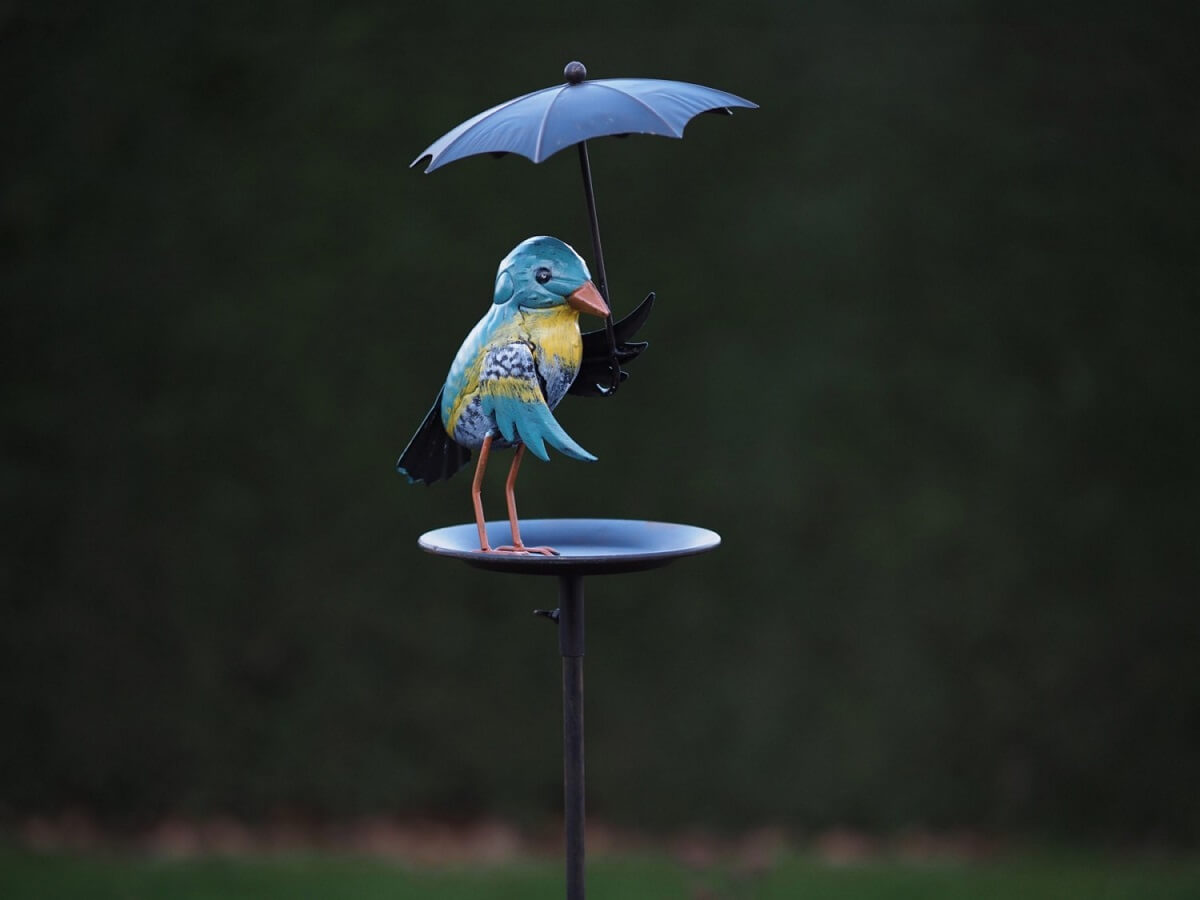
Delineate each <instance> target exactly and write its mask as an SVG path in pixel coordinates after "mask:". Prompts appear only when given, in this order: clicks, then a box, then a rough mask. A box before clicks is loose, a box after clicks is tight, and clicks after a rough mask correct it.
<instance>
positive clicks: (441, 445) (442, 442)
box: [396, 388, 471, 484]
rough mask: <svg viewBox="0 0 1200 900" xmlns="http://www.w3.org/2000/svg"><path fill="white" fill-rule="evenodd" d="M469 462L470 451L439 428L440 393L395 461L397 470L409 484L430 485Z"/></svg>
mask: <svg viewBox="0 0 1200 900" xmlns="http://www.w3.org/2000/svg"><path fill="white" fill-rule="evenodd" d="M443 390H444V388H443ZM470 459H471V451H470V450H468V449H467V448H466V447H464V446H462V445H461V444H457V443H455V442H454V440H453V439H452V438H451V437H450V435H448V434H446V429H445V427H444V426H443V425H442V392H441V391H438V395H437V399H436V400H434V401H433V409H431V410H430V411H429V415H427V416H426V417H425V421H424V422H422V423H421V427H420V428H418V429H417V433H416V434H414V435H413V436H412V440H411V441H409V442H408V446H407V447H405V448H404V452H403V453H401V454H400V458H399V459H398V460H397V461H396V471H397V472H399V473H400V474H401V475H404V476H406V477H407V478H408V482H409V484H433V483H434V482H436V481H441V480H442V479H445V478H449V477H450V476H451V475H453V474H454V473H455V472H457V471H458V470H459V469H461V468H462V467H463V466H465V465H466V464H467V462H468V461H469V460H470Z"/></svg>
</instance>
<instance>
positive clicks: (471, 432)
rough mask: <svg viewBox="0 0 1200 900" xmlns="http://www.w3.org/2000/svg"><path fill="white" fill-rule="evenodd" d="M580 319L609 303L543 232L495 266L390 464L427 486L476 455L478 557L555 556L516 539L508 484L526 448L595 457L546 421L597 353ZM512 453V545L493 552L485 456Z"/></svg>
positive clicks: (638, 347)
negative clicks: (477, 315) (482, 302)
mask: <svg viewBox="0 0 1200 900" xmlns="http://www.w3.org/2000/svg"><path fill="white" fill-rule="evenodd" d="M652 304H653V296H651V297H648V298H647V299H646V300H645V301H644V302H643V304H642V306H640V307H639V308H638V310H636V311H635V313H634V314H633V315H632V316H630V317H629V319H630V320H631V321H628V322H627V321H623V322H622V323H621V326H622V327H621V333H622V335H623V336H625V335H627V336H628V337H632V336H633V332H634V331H636V329H637V328H638V327H639V326H640V324H641V323H642V322H643V321H645V318H646V316H647V315H649V310H650V306H651V305H652ZM581 313H586V314H589V315H594V316H604V315H606V314H607V313H608V305H607V304H606V303H605V302H604V298H603V297H601V296H600V293H599V291H597V289H596V286H595V285H594V284H593V283H592V280H591V275H590V273H589V272H588V268H587V264H586V263H585V262H584V261H583V258H582V257H580V255H579V254H578V253H576V252H575V251H574V250H573V249H572V248H571V247H570V246H569V245H567V244H566V243H564V242H563V241H560V240H559V239H558V238H553V237H548V236H545V235H542V236H538V237H531V238H529V239H527V240H525V241H522V242H521V243H520V244H518V245H517V246H516V247H514V248H513V250H512V252H511V253H509V254H508V255H507V256H506V257H504V259H503V260H501V261H500V266H499V269H498V270H497V272H496V281H495V284H494V286H493V290H492V305H491V307H490V308H489V309H488V311H487V313H486V314H485V315H484V316H483V318H482V319H480V320H479V322H478V323H477V324H476V325H475V327H474V328H473V329H471V332H470V334H468V335H467V338H466V340H465V341H463V344H462V346H461V347H460V348H459V351H458V353H457V354H456V355H455V357H454V362H453V363H452V364H451V366H450V372H449V374H448V375H447V376H446V381H445V383H444V384H443V386H442V389H441V391H440V392H439V393H438V397H437V399H436V400H435V401H434V404H433V407H432V408H431V409H430V411H429V414H428V415H427V416H426V417H425V420H424V421H423V422H422V423H421V426H420V427H419V428H418V429H417V432H416V434H415V435H413V438H412V440H411V441H409V444H408V446H407V447H406V448H405V450H404V452H403V453H402V454H401V455H400V458H399V460H398V461H397V462H396V469H397V471H398V472H400V474H402V475H405V476H407V477H408V480H409V481H410V482H412V483H418V482H419V483H424V484H433V483H434V482H436V481H439V480H441V479H443V478H449V477H450V476H452V475H453V474H454V473H455V472H457V471H458V470H459V469H461V468H462V467H463V466H465V465H466V464H467V462H468V461H469V460H470V457H471V451H472V450H477V451H479V462H478V464H477V465H476V469H475V479H474V481H473V483H472V487H471V501H472V505H473V507H474V512H475V524H476V528H477V531H478V536H479V548H480V550H481V551H483V552H485V553H486V552H492V551H493V550H494V551H496V552H501V553H504V552H509V553H524V554H528V553H538V554H543V555H553V554H554V553H555V551H554V550H553V548H550V547H548V546H533V547H530V546H526V545H525V544H524V543H523V542H522V540H521V532H520V524H519V521H518V517H517V509H516V498H515V493H514V485H515V482H516V478H517V471H518V469H519V467H520V465H521V458H522V456H523V454H524V451H525V449H526V448H528V449H529V450H530V451H531V452H532V453H533V454H534V456H537V457H538V458H540V459H543V460H546V459H549V453H548V450H547V447H553V448H554V449H555V450H557V451H558V452H559V453H562V454H564V455H565V456H569V457H571V458H573V459H578V460H585V461H592V460H595V458H596V457H595V456H593V455H592V454H591V453H589V452H588V451H587V450H585V449H584V448H583V447H581V446H580V445H579V444H578V443H577V442H576V441H575V440H574V439H573V438H572V437H571V436H570V435H569V434H567V433H566V431H564V430H563V428H562V426H561V425H559V424H558V422H557V421H556V420H555V418H554V415H553V410H554V408H555V407H556V406H557V405H558V403H559V401H561V400H562V398H563V397H564V396H566V394H567V393H568V391H570V389H571V387H572V385H573V384H574V383H575V382H576V379H577V377H578V375H579V374H580V372H581V370H584V369H587V368H588V367H591V366H594V365H595V360H596V359H597V357H602V356H603V354H602V353H597V352H596V351H595V344H596V343H597V338H600V339H603V336H604V335H603V333H601V332H593V333H591V334H589V335H584V334H582V333H581V332H580V328H579V316H580V314H581ZM645 346H646V345H645V344H644V343H633V342H629V341H625V340H623V341H622V343H621V347H620V351H621V353H620V359H621V360H622V361H625V362H628V361H629V360H631V359H633V358H635V357H636V356H637V355H638V354H639V353H640V352H641V351H642V349H644V348H645ZM606 364H607V362H605V365H606ZM587 383H588V382H586V381H585V384H587ZM510 447H511V448H515V454H514V456H513V461H512V466H511V468H510V470H509V477H508V481H507V483H506V485H505V499H506V501H507V505H508V515H509V524H510V530H511V538H512V542H511V543H510V544H501V545H494V544H493V542H492V541H491V540H490V539H489V537H488V533H487V529H486V527H485V524H484V517H483V503H482V499H481V486H482V482H483V474H484V471H485V469H486V467H487V462H488V457H489V455H490V453H491V451H492V450H499V449H507V448H510Z"/></svg>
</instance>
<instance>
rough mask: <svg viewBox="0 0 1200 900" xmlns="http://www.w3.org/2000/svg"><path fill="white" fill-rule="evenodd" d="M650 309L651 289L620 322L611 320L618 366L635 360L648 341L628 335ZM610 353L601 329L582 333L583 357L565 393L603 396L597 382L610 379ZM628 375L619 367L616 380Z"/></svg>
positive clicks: (605, 335) (642, 323) (604, 333)
mask: <svg viewBox="0 0 1200 900" xmlns="http://www.w3.org/2000/svg"><path fill="white" fill-rule="evenodd" d="M653 308H654V292H653V291H651V292H650V293H649V294H647V295H646V298H645V299H644V300H643V301H642V302H641V303H639V304H638V305H637V308H636V309H634V310H633V312H631V313H630V314H629V315H627V316H626V317H625V318H623V319H621V321H619V322H615V323H613V337H614V338H616V341H617V352H616V355H617V363H618V365H624V364H625V363H627V362H631V361H632V360H634V359H637V357H638V356H640V355H641V353H642V351H643V350H645V349H646V348H647V347H648V346H650V344H649V342H648V341H633V340H630V338H632V337H633V336H634V335H635V334H637V332H638V329H640V328H641V327H642V326H643V325H644V324H645V323H646V319H648V318H649V317H650V312H651V310H652V309H653ZM610 354H611V349H610V347H609V345H608V334H607V332H606V331H605V330H604V329H598V330H596V331H589V332H587V333H586V334H585V335H583V359H582V361H581V362H580V364H579V373H578V374H577V375H576V376H575V381H574V383H573V384H572V385H571V387H570V390H569V392H570V393H572V394H574V395H576V396H577V397H603V396H607V394H606V392H605V391H603V390H602V389H601V388H600V387H599V385H603V384H608V383H609V382H610V381H611V380H612V378H611V374H610V372H609V366H610V365H611V356H610ZM628 377H629V373H628V372H626V371H625V370H624V369H622V370H621V372H620V380H621V381H624V380H625V379H627V378H628Z"/></svg>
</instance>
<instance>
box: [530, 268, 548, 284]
mask: <svg viewBox="0 0 1200 900" xmlns="http://www.w3.org/2000/svg"><path fill="white" fill-rule="evenodd" d="M533 277H534V279H535V280H536V281H537V283H538V284H545V283H546V282H547V281H549V280H550V270H549V269H547V268H546V267H545V266H542V267H541V268H540V269H538V270H537V271H536V272H534V273H533Z"/></svg>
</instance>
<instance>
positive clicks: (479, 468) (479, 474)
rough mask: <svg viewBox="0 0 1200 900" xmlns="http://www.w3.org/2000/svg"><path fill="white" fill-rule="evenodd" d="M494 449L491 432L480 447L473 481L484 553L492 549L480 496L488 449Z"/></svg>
mask: <svg viewBox="0 0 1200 900" xmlns="http://www.w3.org/2000/svg"><path fill="white" fill-rule="evenodd" d="M491 449H492V436H491V435H490V434H489V435H487V436H486V437H484V439H483V446H482V447H480V448H479V462H477V463H475V480H474V481H472V482H471V504H472V505H473V506H474V507H475V524H476V525H477V526H478V527H479V549H480V550H482V551H483V552H484V553H488V552H490V551H491V549H492V548H491V547H489V546H488V539H487V526H486V525H484V523H483V499H482V498H481V497H480V496H479V491H480V489H481V488H482V487H483V471H484V469H486V468H487V460H488V451H489V450H491Z"/></svg>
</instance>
